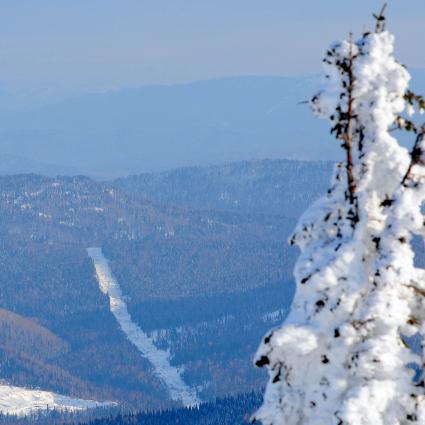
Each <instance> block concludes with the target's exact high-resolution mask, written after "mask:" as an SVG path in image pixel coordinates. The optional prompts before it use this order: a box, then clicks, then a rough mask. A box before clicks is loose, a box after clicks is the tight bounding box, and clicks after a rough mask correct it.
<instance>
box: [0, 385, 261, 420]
mask: <svg viewBox="0 0 425 425" xmlns="http://www.w3.org/2000/svg"><path fill="white" fill-rule="evenodd" d="M261 400H262V395H261V393H259V392H251V393H246V394H238V395H235V396H233V397H225V398H222V399H217V400H214V401H211V402H208V403H202V404H201V405H200V406H195V407H189V408H175V409H167V410H162V411H157V412H148V413H147V412H140V413H119V414H117V413H114V411H113V410H111V411H108V410H103V411H102V410H101V409H98V410H97V411H92V412H87V413H85V414H84V413H83V414H82V413H80V414H73V413H65V414H64V413H62V414H61V413H59V412H55V411H51V412H48V413H47V414H42V415H38V414H34V415H33V416H30V417H27V418H17V417H14V416H10V417H4V416H3V417H2V416H0V424H1V425H9V424H14V425H35V424H36V425H62V424H73V425H83V424H84V425H174V424H184V425H244V424H248V423H250V417H251V415H252V413H253V412H254V411H255V410H256V409H257V408H258V407H259V405H260V403H261ZM99 415H100V416H103V418H101V419H91V418H92V417H93V416H94V417H95V416H99Z"/></svg>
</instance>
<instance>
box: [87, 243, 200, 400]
mask: <svg viewBox="0 0 425 425" xmlns="http://www.w3.org/2000/svg"><path fill="white" fill-rule="evenodd" d="M87 252H88V254H89V256H90V258H91V259H92V260H93V263H94V266H95V268H96V274H97V279H98V282H99V287H100V290H101V291H102V292H103V293H104V294H107V295H108V296H109V302H110V308H111V312H112V314H113V315H114V316H115V318H116V319H117V321H118V323H119V324H120V326H121V329H122V331H123V332H124V333H125V334H126V335H127V338H128V339H129V341H131V342H132V343H133V344H134V345H135V346H136V347H137V349H138V350H139V351H140V353H141V354H142V355H143V356H144V357H146V358H147V359H148V360H149V361H150V363H151V364H152V366H153V368H154V370H155V373H156V374H157V375H158V377H159V378H160V379H161V380H162V381H163V382H164V383H165V385H166V386H167V388H168V390H169V392H170V396H171V398H172V399H173V400H176V401H181V402H182V403H183V404H184V405H187V406H191V405H196V404H199V402H200V401H199V399H198V397H197V395H196V391H195V390H194V389H192V388H190V387H189V386H187V385H186V384H185V382H184V381H183V379H182V376H181V371H180V370H179V369H177V368H175V367H173V366H171V364H170V358H169V353H168V352H166V351H163V350H159V349H158V348H156V347H155V345H154V343H153V339H152V338H149V336H148V335H147V334H146V333H145V332H143V330H142V329H141V328H140V327H139V326H138V325H136V324H135V323H134V322H133V321H132V319H131V316H130V314H129V313H128V310H127V304H126V303H125V301H124V297H123V294H122V291H121V288H120V285H119V284H118V282H117V281H116V279H115V278H114V276H113V274H112V272H111V269H110V268H109V264H108V260H107V259H106V258H105V256H104V255H103V253H102V250H101V249H100V248H88V249H87Z"/></svg>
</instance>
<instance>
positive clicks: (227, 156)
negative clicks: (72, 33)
mask: <svg viewBox="0 0 425 425" xmlns="http://www.w3.org/2000/svg"><path fill="white" fill-rule="evenodd" d="M412 74H413V79H412V86H413V88H414V89H415V90H416V91H418V92H425V71H423V70H414V71H413V72H412ZM318 86H319V77H314V76H298V77H264V76H257V77H234V78H223V79H217V80H209V81H200V82H195V83H191V84H182V85H173V86H148V87H143V88H137V89H125V90H120V91H116V92H106V93H101V94H89V95H84V96H81V97H78V98H74V99H69V100H64V101H62V102H59V103H56V104H51V105H44V106H32V107H31V108H29V107H28V106H27V107H26V109H23V106H22V104H19V103H16V102H14V101H13V100H10V105H9V107H7V106H8V99H9V98H8V97H7V96H6V95H4V96H2V95H1V93H0V123H1V125H0V154H9V155H15V156H19V157H22V158H26V159H30V160H31V161H37V162H41V163H46V164H57V165H58V166H59V168H63V167H66V168H68V169H69V168H71V169H74V170H78V173H80V174H86V175H90V176H92V177H97V178H111V177H118V176H126V175H129V174H138V173H141V172H149V171H158V170H165V169H170V168H176V167H180V166H193V165H211V164H221V163H224V162H229V161H236V160H251V159H264V158H271V159H274V158H293V159H308V160H312V159H314V160H317V159H320V160H330V159H335V158H337V157H338V156H339V155H340V153H341V152H340V151H341V149H340V147H339V145H340V143H338V142H337V141H335V140H334V139H333V138H332V137H331V136H330V135H329V128H328V125H327V123H325V122H323V121H321V120H318V119H315V118H314V117H313V116H312V114H311V112H310V110H309V107H308V105H306V104H305V103H302V102H303V101H305V100H307V99H309V98H310V97H311V95H312V94H314V93H315V91H316V90H317V88H318ZM403 139H404V140H406V142H407V143H408V144H409V143H411V139H407V138H403ZM409 140H410V142H409ZM25 171H28V172H29V171H33V170H32V169H28V170H25ZM0 172H1V170H0Z"/></svg>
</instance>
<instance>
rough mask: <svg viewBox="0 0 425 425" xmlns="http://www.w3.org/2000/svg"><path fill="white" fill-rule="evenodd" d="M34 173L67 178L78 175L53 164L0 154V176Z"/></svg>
mask: <svg viewBox="0 0 425 425" xmlns="http://www.w3.org/2000/svg"><path fill="white" fill-rule="evenodd" d="M24 173H34V174H41V175H43V176H49V177H55V176H65V175H66V176H69V175H76V174H79V173H78V172H77V170H75V169H73V168H71V167H66V166H59V165H54V164H47V163H44V162H39V161H34V160H31V159H27V158H24V157H21V156H16V155H10V154H0V175H13V174H24Z"/></svg>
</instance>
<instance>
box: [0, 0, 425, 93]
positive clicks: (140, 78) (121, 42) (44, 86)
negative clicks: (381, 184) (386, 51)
mask: <svg viewBox="0 0 425 425" xmlns="http://www.w3.org/2000/svg"><path fill="white" fill-rule="evenodd" d="M381 5H382V1H375V0H367V1H366V0H357V1H355V0H321V1H316V0H309V1H307V0H292V1H287V0H280V1H278V0H213V1H206V0H151V1H146V0H0V6H1V9H0V88H2V89H5V90H7V91H9V92H11V93H13V94H15V95H19V96H23V97H54V98H60V97H63V96H70V95H75V94H80V93H84V92H91V91H107V90H114V89H119V88H121V87H134V86H142V85H147V84H153V83H161V84H162V83H166V84H173V83H179V82H187V81H194V80H199V79H209V78H216V77H222V76H229V75H265V74H267V75H282V74H299V73H302V74H306V73H315V72H317V71H318V70H319V69H320V60H321V53H322V52H323V51H324V49H325V48H326V46H327V45H328V43H329V42H331V41H333V40H334V39H337V38H341V37H343V36H344V35H345V34H346V33H347V32H349V31H351V30H352V31H354V32H357V33H358V32H359V31H361V30H362V29H364V28H366V27H365V25H366V26H367V25H369V26H371V25H372V19H371V18H370V15H371V13H372V12H373V11H375V10H378V9H379V8H380V6H381ZM389 6H390V7H389V10H388V16H389V18H390V26H391V29H392V30H393V31H394V32H395V33H396V36H397V41H398V42H397V51H398V56H399V58H400V59H401V60H402V61H403V62H405V63H406V64H408V65H409V66H410V67H415V68H425V57H424V56H425V55H423V54H422V53H423V49H422V45H423V41H422V40H423V37H424V23H425V1H424V0H403V1H402V0H397V1H396V0H392V1H389Z"/></svg>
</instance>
